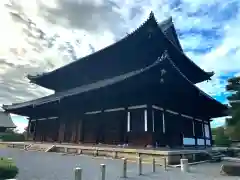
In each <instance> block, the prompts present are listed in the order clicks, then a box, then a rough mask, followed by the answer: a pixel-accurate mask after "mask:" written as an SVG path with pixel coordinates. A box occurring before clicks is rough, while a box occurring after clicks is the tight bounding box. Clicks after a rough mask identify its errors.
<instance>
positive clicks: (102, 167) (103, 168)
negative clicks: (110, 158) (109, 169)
mask: <svg viewBox="0 0 240 180" xmlns="http://www.w3.org/2000/svg"><path fill="white" fill-rule="evenodd" d="M105 177H106V165H105V164H100V180H105Z"/></svg>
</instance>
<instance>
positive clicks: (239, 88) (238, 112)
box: [226, 77, 240, 140]
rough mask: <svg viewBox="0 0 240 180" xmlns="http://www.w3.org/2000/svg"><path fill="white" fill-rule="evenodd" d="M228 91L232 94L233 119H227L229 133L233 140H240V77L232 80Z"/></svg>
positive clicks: (231, 114)
mask: <svg viewBox="0 0 240 180" xmlns="http://www.w3.org/2000/svg"><path fill="white" fill-rule="evenodd" d="M226 90H227V91H228V92H230V93H231V95H230V96H228V100H229V103H230V109H229V115H230V116H231V117H230V118H227V119H226V125H227V132H228V134H229V136H230V137H231V139H234V140H240V77H233V78H230V79H229V80H228V84H227V86H226Z"/></svg>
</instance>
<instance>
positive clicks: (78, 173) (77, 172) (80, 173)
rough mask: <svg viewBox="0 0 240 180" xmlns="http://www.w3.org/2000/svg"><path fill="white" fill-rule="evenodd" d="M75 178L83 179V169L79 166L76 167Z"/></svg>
mask: <svg viewBox="0 0 240 180" xmlns="http://www.w3.org/2000/svg"><path fill="white" fill-rule="evenodd" d="M74 171H75V180H82V169H81V168H79V167H77V168H75V170H74Z"/></svg>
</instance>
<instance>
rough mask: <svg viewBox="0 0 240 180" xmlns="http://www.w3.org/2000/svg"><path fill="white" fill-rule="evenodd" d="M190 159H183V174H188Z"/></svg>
mask: <svg viewBox="0 0 240 180" xmlns="http://www.w3.org/2000/svg"><path fill="white" fill-rule="evenodd" d="M188 168H189V167H188V159H181V171H182V172H188V171H189V169H188Z"/></svg>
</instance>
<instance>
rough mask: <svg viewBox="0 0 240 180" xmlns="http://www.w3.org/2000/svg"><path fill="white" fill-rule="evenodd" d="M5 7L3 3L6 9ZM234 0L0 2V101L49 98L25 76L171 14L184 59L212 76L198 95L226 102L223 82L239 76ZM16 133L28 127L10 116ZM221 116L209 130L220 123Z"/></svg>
mask: <svg viewBox="0 0 240 180" xmlns="http://www.w3.org/2000/svg"><path fill="white" fill-rule="evenodd" d="M6 4H7V5H6ZM239 10H240V1H238V0H228V1H224V0H194V1H190V0H131V1H129V0H48V1H47V4H46V1H43V0H31V1H28V0H18V1H12V2H9V1H7V0H3V1H1V3H0V20H1V21H0V22H1V23H2V27H3V28H2V31H3V32H2V33H1V34H0V39H1V42H0V104H10V103H15V102H22V101H26V100H30V99H34V98H38V97H42V96H45V95H48V94H50V93H52V91H50V90H46V89H44V88H41V87H39V86H36V85H34V84H30V83H29V81H28V80H27V78H26V77H25V76H26V74H36V73H41V72H46V71H50V70H53V69H56V68H58V67H60V66H63V65H65V64H67V63H69V62H71V61H73V60H75V59H77V57H82V56H85V55H87V54H89V53H92V52H94V51H96V50H99V49H101V48H103V47H106V46H107V45H110V44H112V43H114V42H115V41H116V40H117V39H120V38H122V37H123V36H125V35H126V34H127V33H130V32H132V31H133V30H134V29H136V28H137V27H138V26H139V25H140V24H141V23H143V22H144V21H145V20H146V19H147V17H148V15H149V13H150V11H153V12H154V14H155V15H156V18H157V19H158V21H159V22H160V21H162V20H164V19H166V18H168V17H169V16H172V17H173V21H174V24H175V27H176V29H177V33H178V36H179V39H180V42H181V44H182V46H183V49H184V51H185V52H186V54H187V55H188V56H189V57H190V58H191V59H192V60H193V61H194V62H195V63H196V64H197V65H199V66H200V67H201V68H203V69H204V70H206V71H214V72H215V75H214V76H213V78H212V80H211V81H208V82H203V83H200V84H198V85H197V86H198V87H200V88H201V89H202V90H204V91H205V92H207V93H208V94H210V95H211V96H213V97H214V98H216V99H217V100H219V101H220V102H223V103H227V100H226V96H227V94H228V93H227V92H226V91H225V85H226V80H227V79H228V78H229V77H232V76H236V75H238V74H239V75H240V60H239V59H240V41H239V40H238V39H237V38H238V37H239V32H240V25H239V22H240V11H239ZM13 119H14V122H15V123H16V124H17V126H18V127H19V129H23V127H25V126H26V125H27V121H26V120H24V118H22V117H18V116H13ZM224 121H225V120H224V118H218V119H216V120H214V121H213V123H212V126H219V125H223V124H224Z"/></svg>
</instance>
